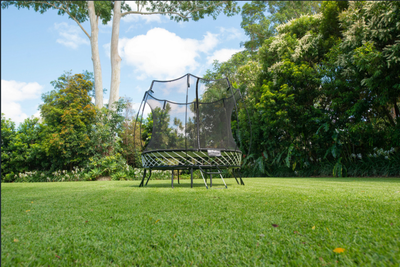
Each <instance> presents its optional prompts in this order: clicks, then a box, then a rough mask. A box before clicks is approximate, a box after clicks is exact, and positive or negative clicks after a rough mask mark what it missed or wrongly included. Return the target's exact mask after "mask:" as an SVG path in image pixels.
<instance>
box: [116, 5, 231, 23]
mask: <svg viewBox="0 0 400 267" xmlns="http://www.w3.org/2000/svg"><path fill="white" fill-rule="evenodd" d="M227 2H228V1H222V2H219V3H216V4H214V5H210V6H208V7H201V8H197V9H194V10H192V11H188V12H187V13H186V14H181V13H178V12H171V11H165V12H142V11H127V12H124V13H122V14H121V17H124V16H126V15H129V14H139V15H157V14H158V15H166V14H170V15H176V16H179V17H181V18H183V19H191V18H192V17H188V16H189V14H190V13H194V12H197V11H201V10H204V9H207V8H210V7H213V6H219V5H221V4H224V3H227ZM142 8H143V6H142ZM170 8H172V7H170ZM138 10H139V9H138ZM140 10H142V9H140Z"/></svg>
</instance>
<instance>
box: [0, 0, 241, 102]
mask: <svg viewBox="0 0 400 267" xmlns="http://www.w3.org/2000/svg"><path fill="white" fill-rule="evenodd" d="M12 5H13V6H16V7H17V8H18V9H19V8H28V9H30V8H33V9H34V10H35V11H36V12H37V11H39V12H40V13H44V12H46V11H47V10H49V9H57V10H58V14H59V15H64V14H67V15H68V16H69V18H71V19H72V20H74V21H75V22H76V23H77V24H78V26H79V27H80V28H81V29H82V31H83V32H84V33H85V34H86V36H87V37H88V38H89V40H90V44H91V48H92V60H93V69H94V78H95V88H96V90H95V91H96V97H95V101H96V106H97V107H98V108H102V106H103V88H102V87H103V85H102V73H101V63H100V57H99V49H98V31H99V30H98V20H99V19H101V20H102V23H103V24H106V23H107V22H109V21H110V20H111V19H113V25H112V35H111V86H110V98H109V107H110V108H111V109H115V107H114V102H116V101H118V98H119V84H120V68H121V57H120V56H119V54H118V38H119V25H120V20H121V18H122V17H124V16H127V15H147V16H148V15H155V14H161V15H167V16H169V17H170V19H171V20H175V21H177V22H179V21H189V20H194V21H197V20H199V19H202V18H204V16H206V15H207V16H212V17H213V18H214V19H216V17H217V16H218V15H219V14H220V13H221V12H223V13H224V14H226V15H228V16H232V15H234V14H236V13H238V12H239V9H238V8H237V4H236V3H235V2H232V1H185V2H182V1H136V7H137V9H136V10H132V9H131V8H130V6H129V5H128V4H126V3H125V1H122V2H121V1H87V2H86V1H3V2H2V3H1V7H2V8H3V9H5V8H8V7H9V6H12ZM88 19H89V21H90V26H91V35H89V34H88V32H87V31H86V30H85V29H84V28H83V26H82V22H84V21H86V20H88Z"/></svg>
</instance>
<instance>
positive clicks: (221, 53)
mask: <svg viewBox="0 0 400 267" xmlns="http://www.w3.org/2000/svg"><path fill="white" fill-rule="evenodd" d="M242 50H243V49H228V48H223V49H220V50H217V51H215V52H214V53H213V54H212V55H211V56H208V57H207V63H208V64H212V63H213V61H214V60H218V61H219V62H224V61H227V60H228V59H230V58H231V56H232V55H233V54H235V53H237V52H240V51H242Z"/></svg>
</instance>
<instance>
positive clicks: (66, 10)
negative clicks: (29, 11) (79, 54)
mask: <svg viewBox="0 0 400 267" xmlns="http://www.w3.org/2000/svg"><path fill="white" fill-rule="evenodd" d="M58 2H59V3H60V4H61V5H62V3H61V2H60V1H58ZM32 3H41V4H46V5H49V6H52V7H54V8H55V9H61V10H64V11H65V12H66V13H67V14H68V15H69V17H70V18H71V19H73V20H74V21H75V22H76V23H77V24H78V26H79V27H80V28H81V29H82V31H83V32H84V33H85V34H86V36H87V37H88V38H89V40H90V35H89V34H88V33H87V32H86V31H85V29H84V28H83V26H82V25H81V24H80V23H79V21H78V20H77V19H76V18H75V17H73V16H72V15H71V13H70V12H69V11H68V9H65V8H64V7H62V6H61V7H58V6H56V5H54V4H52V3H48V2H45V1H34V2H33V1H32Z"/></svg>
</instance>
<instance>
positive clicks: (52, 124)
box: [40, 74, 96, 170]
mask: <svg viewBox="0 0 400 267" xmlns="http://www.w3.org/2000/svg"><path fill="white" fill-rule="evenodd" d="M52 85H53V86H54V87H55V90H52V91H50V92H48V93H47V94H44V95H43V96H42V99H43V102H44V103H43V104H42V105H41V106H40V110H41V115H42V117H43V123H44V124H45V125H46V127H45V129H44V140H43V142H42V147H43V149H44V150H45V151H46V155H47V156H48V157H49V159H50V160H51V164H52V168H53V170H55V169H63V168H66V167H69V168H70V169H71V168H72V166H75V165H81V164H82V162H84V161H85V159H86V158H87V157H88V156H89V155H90V154H89V151H90V148H91V146H90V142H89V141H90V133H91V132H92V124H93V122H94V120H95V116H96V110H95V107H94V105H93V104H92V103H91V98H90V96H89V91H90V90H91V89H92V87H93V84H92V82H91V81H87V80H85V79H84V75H83V74H75V75H73V76H70V75H69V74H65V75H63V76H61V77H60V78H58V80H57V81H53V82H52Z"/></svg>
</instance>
